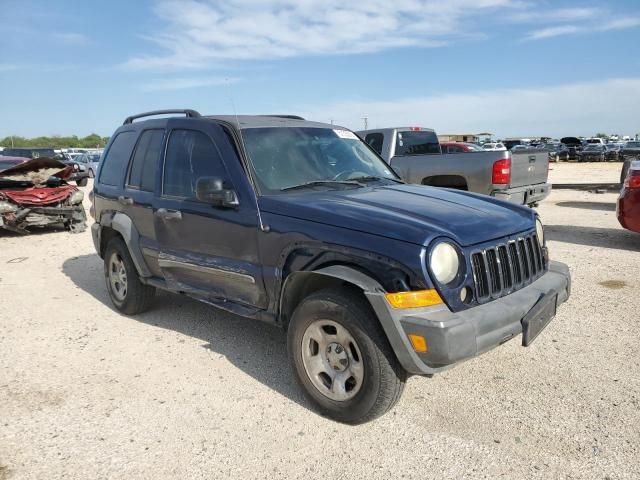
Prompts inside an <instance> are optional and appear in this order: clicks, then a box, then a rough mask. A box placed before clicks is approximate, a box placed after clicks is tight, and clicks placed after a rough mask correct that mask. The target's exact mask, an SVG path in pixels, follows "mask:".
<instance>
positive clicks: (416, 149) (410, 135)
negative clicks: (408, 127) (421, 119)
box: [395, 130, 441, 156]
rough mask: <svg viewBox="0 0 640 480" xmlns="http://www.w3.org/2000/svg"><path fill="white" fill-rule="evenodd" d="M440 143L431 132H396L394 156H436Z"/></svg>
mask: <svg viewBox="0 0 640 480" xmlns="http://www.w3.org/2000/svg"><path fill="white" fill-rule="evenodd" d="M438 153H441V152H440V143H439V142H438V137H437V136H436V134H435V133H434V132H432V131H428V130H415V131H408V132H398V138H397V141H396V152H395V154H396V156H403V155H427V154H438Z"/></svg>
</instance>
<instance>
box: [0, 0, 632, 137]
mask: <svg viewBox="0 0 640 480" xmlns="http://www.w3.org/2000/svg"><path fill="white" fill-rule="evenodd" d="M231 97H233V100H234V103H235V107H236V109H237V112H238V113H297V114H302V115H304V116H306V117H308V118H312V119H315V120H320V121H327V122H328V121H331V120H333V121H334V122H335V123H338V124H342V125H345V126H347V127H350V128H353V129H359V128H362V124H363V121H362V117H364V116H367V117H368V119H369V126H370V127H374V126H378V127H383V126H393V125H422V126H426V127H433V128H435V129H436V130H438V131H439V132H442V133H453V132H459V131H470V132H478V131H491V132H494V133H495V134H496V135H498V136H518V135H527V136H528V135H551V136H562V135H592V134H594V133H596V132H600V131H604V132H607V133H619V134H635V133H640V3H638V2H637V1H632V0H628V1H622V0H621V1H609V2H604V1H598V0H585V1H580V0H578V1H572V2H568V1H544V0H448V1H443V0H437V1H432V0H424V1H421V0H395V1H393V2H391V1H389V0H373V1H364V0H361V1H358V2H348V1H344V0H321V1H317V0H297V1H296V0H293V1H290V0H278V1H275V2H274V1H264V0H225V1H213V0H199V1H196V0H157V1H153V0H137V1H124V0H110V1H104V2H92V1H91V2H87V1H81V0H57V1H56V0H49V1H44V0H0V113H1V115H0V137H4V136H7V135H12V134H14V135H25V136H36V135H52V134H59V135H67V134H78V135H86V134H88V133H91V132H96V133H99V134H101V135H110V134H111V133H112V132H113V130H114V129H115V128H116V127H117V126H118V125H119V124H120V123H121V122H122V120H123V119H124V117H126V116H127V115H129V114H132V113H137V112H140V111H145V110H152V109H158V108H187V107H188V108H195V109H197V110H199V111H201V112H202V113H231V112H232V110H233V107H232V102H231Z"/></svg>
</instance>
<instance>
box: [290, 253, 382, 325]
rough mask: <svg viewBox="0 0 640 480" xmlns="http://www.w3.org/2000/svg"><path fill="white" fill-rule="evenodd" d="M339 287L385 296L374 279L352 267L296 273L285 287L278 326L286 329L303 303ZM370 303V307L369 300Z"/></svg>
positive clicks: (292, 274)
mask: <svg viewBox="0 0 640 480" xmlns="http://www.w3.org/2000/svg"><path fill="white" fill-rule="evenodd" d="M331 287H340V288H347V289H350V290H352V291H353V292H354V293H357V294H359V295H362V296H363V298H365V297H366V296H365V295H364V294H365V292H384V288H383V287H382V285H381V284H380V283H379V282H378V281H377V280H375V279H374V278H373V277H371V276H369V275H367V274H366V273H363V272H361V271H359V270H357V269H356V268H354V267H352V266H349V265H330V266H327V267H322V268H319V269H317V270H311V271H297V272H293V273H291V274H290V275H288V276H287V278H286V279H285V281H284V284H283V286H282V294H281V295H280V304H279V309H278V312H279V315H278V320H279V323H280V324H281V325H282V326H283V327H284V328H285V329H286V328H287V326H288V324H289V321H290V319H291V316H292V314H293V312H294V311H295V309H296V307H297V306H298V305H299V304H300V302H301V301H302V300H303V299H304V298H305V297H307V296H309V295H310V294H312V293H313V292H316V291H319V290H323V289H325V288H331ZM367 303H370V302H369V301H368V300H367Z"/></svg>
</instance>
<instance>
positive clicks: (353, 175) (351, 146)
mask: <svg viewBox="0 0 640 480" xmlns="http://www.w3.org/2000/svg"><path fill="white" fill-rule="evenodd" d="M242 137H243V141H244V145H245V147H246V149H247V152H248V154H249V159H250V161H251V166H252V169H253V171H254V173H255V176H256V180H257V183H258V187H259V188H260V192H261V193H262V194H264V195H269V194H277V193H282V191H283V189H289V188H291V187H295V186H299V185H304V184H311V183H313V182H316V184H317V183H322V182H328V183H326V187H327V188H340V187H341V186H342V188H354V187H356V188H357V187H358V186H359V184H358V183H356V182H354V181H353V180H354V179H356V180H357V179H360V178H366V179H367V180H372V179H373V180H376V179H378V177H379V179H380V180H381V181H389V182H397V181H398V177H397V176H396V175H395V174H394V173H393V171H392V170H391V168H390V167H389V166H388V165H387V164H386V163H384V162H383V161H382V160H381V159H380V157H378V156H377V155H376V154H375V153H374V152H373V151H372V150H371V149H370V148H369V147H368V146H367V145H366V144H365V143H364V142H363V141H362V140H360V139H359V138H358V137H357V136H356V135H355V134H354V133H353V132H350V131H348V130H341V129H331V128H315V127H287V128H283V127H274V128H248V129H244V130H242ZM340 182H342V183H340ZM311 187H312V186H311V185H309V188H311Z"/></svg>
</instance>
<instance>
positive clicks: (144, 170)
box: [128, 129, 164, 192]
mask: <svg viewBox="0 0 640 480" xmlns="http://www.w3.org/2000/svg"><path fill="white" fill-rule="evenodd" d="M163 137H164V130H162V129H155V130H145V131H144V132H142V135H140V139H139V140H138V145H137V146H136V151H135V153H134V155H133V161H132V162H131V170H130V172H129V182H128V186H129V187H133V188H137V189H140V190H144V191H146V192H153V191H154V190H155V184H156V181H155V180H156V166H157V165H158V158H160V152H161V151H162V140H163Z"/></svg>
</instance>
